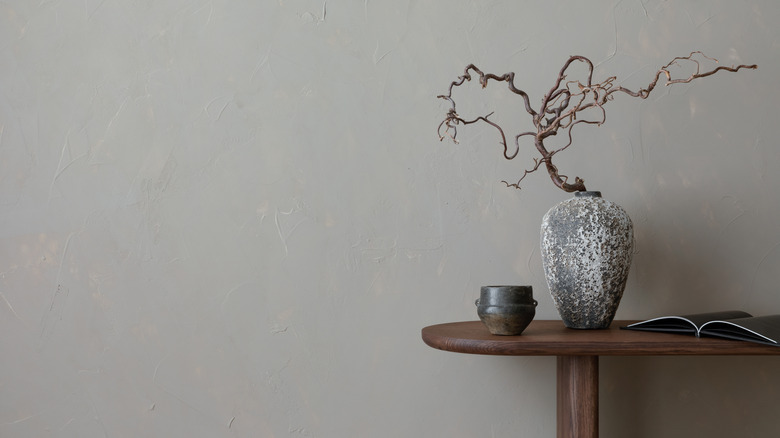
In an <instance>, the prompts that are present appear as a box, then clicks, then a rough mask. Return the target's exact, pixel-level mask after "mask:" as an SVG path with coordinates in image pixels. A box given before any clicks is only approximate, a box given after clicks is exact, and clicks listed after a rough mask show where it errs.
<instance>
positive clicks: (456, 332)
mask: <svg viewBox="0 0 780 438" xmlns="http://www.w3.org/2000/svg"><path fill="white" fill-rule="evenodd" d="M632 322H634V321H613V322H612V325H611V327H610V328H608V329H605V330H573V329H568V328H566V327H565V326H564V325H563V322H561V321H533V322H531V325H529V326H528V328H526V329H525V331H523V334H522V335H519V336H495V335H491V334H490V332H489V331H488V330H487V328H486V327H485V325H484V324H482V322H481V321H466V322H453V323H448V324H438V325H432V326H428V327H425V328H424V329H422V338H423V341H425V343H426V344H428V345H429V346H431V347H433V348H438V349H439V350H445V351H453V352H457V353H471V354H492V355H504V356H557V366H558V369H557V381H556V383H557V389H558V391H557V402H558V407H557V418H558V424H557V432H558V433H557V436H558V438H597V437H598V435H599V421H598V418H599V356H650V355H653V356H655V355H780V347H775V346H771V345H762V344H756V343H752V342H744V341H730V340H724V339H716V338H697V337H695V336H693V335H680V334H669V333H654V332H640V331H634V330H621V329H620V327H623V326H626V325H628V324H630V323H632Z"/></svg>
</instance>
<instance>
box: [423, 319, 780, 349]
mask: <svg viewBox="0 0 780 438" xmlns="http://www.w3.org/2000/svg"><path fill="white" fill-rule="evenodd" d="M632 322H635V321H627V320H616V321H613V322H612V324H611V325H610V327H609V328H608V329H603V330H575V329H569V328H566V327H565V326H564V325H563V323H562V322H561V321H557V320H535V321H532V322H531V325H529V326H528V328H526V329H525V331H523V334H521V335H519V336H495V335H491V334H490V332H488V330H487V328H486V327H485V326H484V325H483V324H482V323H481V322H480V321H461V322H451V323H443V324H435V325H431V326H427V327H424V328H423V329H422V330H421V335H422V339H423V341H424V342H425V343H426V344H427V345H428V346H430V347H432V348H436V349H439V350H444V351H451V352H457V353H467V354H482V355H504V356H656V355H658V356H670V355H690V356H695V355H717V356H731V355H743V356H744V355H748V356H750V355H754V356H757V355H780V347H776V346H771V345H763V344H758V343H754V342H746V341H733V340H727V339H717V338H704V337H702V338H697V337H695V336H692V335H681V334H669V333H656V332H642V331H636V330H623V329H621V328H620V327H624V326H626V325H628V324H630V323H632Z"/></svg>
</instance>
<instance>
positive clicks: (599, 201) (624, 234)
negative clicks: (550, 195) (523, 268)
mask: <svg viewBox="0 0 780 438" xmlns="http://www.w3.org/2000/svg"><path fill="white" fill-rule="evenodd" d="M541 246H542V265H543V267H544V273H545V277H546V278H547V286H549V288H550V294H551V295H552V298H553V302H554V303H555V307H556V309H557V310H558V314H559V315H560V316H561V319H562V320H563V323H564V324H565V325H566V327H569V328H576V329H601V328H607V327H609V325H610V323H612V319H613V318H614V317H615V312H616V311H617V308H618V304H620V299H621V298H622V297H623V290H624V289H625V287H626V280H627V279H628V270H629V268H630V267H631V258H632V255H633V250H634V229H633V225H632V223H631V218H629V217H628V214H627V213H626V212H625V210H623V209H622V208H621V207H620V206H619V205H617V204H614V203H612V202H609V201H607V200H605V199H604V198H602V197H601V192H576V193H575V196H574V197H573V198H571V199H567V200H565V201H563V202H561V203H559V204H557V205H556V206H554V207H553V208H551V209H550V211H548V212H547V214H545V215H544V219H542V231H541Z"/></svg>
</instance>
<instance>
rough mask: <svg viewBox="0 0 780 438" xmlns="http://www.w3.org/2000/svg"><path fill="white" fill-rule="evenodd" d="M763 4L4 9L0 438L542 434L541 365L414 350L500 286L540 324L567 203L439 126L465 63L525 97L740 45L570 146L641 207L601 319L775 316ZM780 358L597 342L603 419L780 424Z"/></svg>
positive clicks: (778, 213) (741, 431)
mask: <svg viewBox="0 0 780 438" xmlns="http://www.w3.org/2000/svg"><path fill="white" fill-rule="evenodd" d="M778 22H780V3H778V2H776V1H775V0H763V1H761V0H756V1H733V0H716V1H698V0H685V1H681V0H678V1H656V0H643V1H640V0H634V1H631V0H622V1H597V2H579V1H578V2H574V1H570V2H557V1H556V2H553V1H535V2H531V1H525V2H520V1H461V0H435V1H405V0H399V1H378V0H363V1H341V0H328V1H327V2H326V1H324V0H316V1H313V0H312V1H305V0H291V1H284V0H279V1H248V0H245V1H227V0H221V1H220V0H213V1H207V0H194V1H183V0H155V1H130V0H85V1H80V2H76V1H56V0H43V1H29V0H10V1H5V2H1V3H0V204H1V205H2V208H0V225H1V227H0V233H2V234H1V236H2V238H1V240H0V333H2V335H0V354H2V360H1V361H0V435H2V436H4V437H6V436H7V437H41V436H56V437H67V436H74V437H76V436H79V437H93V436H111V437H123V436H124V437H134V436H150V437H151V436H159V437H174V436H181V437H185V436H203V437H228V436H246V437H250V436H252V437H286V436H310V437H334V438H337V437H338V438H341V437H475V436H487V437H510V436H523V437H540V438H541V437H550V436H554V428H555V397H554V394H555V389H554V385H555V370H554V364H555V360H554V359H553V358H500V357H499V358H497V357H484V356H468V355H459V354H454V353H446V352H441V351H437V350H434V349H431V348H428V347H427V346H425V345H424V344H423V343H422V341H421V340H420V329H421V328H422V327H423V326H425V325H429V324H435V323H440V322H447V321H457V320H470V319H476V310H475V307H474V305H473V301H474V299H475V298H476V296H477V294H478V288H479V286H480V285H484V284H489V283H509V284H531V285H533V286H534V288H535V294H536V296H537V298H538V300H539V302H540V304H539V309H538V313H537V317H538V318H542V319H552V318H557V314H556V312H555V310H554V308H553V305H552V301H551V299H550V297H549V295H548V293H547V287H546V285H545V282H544V278H543V275H542V269H541V264H540V258H539V251H538V228H539V224H540V220H541V217H542V215H543V214H544V213H545V212H546V210H547V209H548V208H550V207H551V206H552V205H553V204H555V203H557V202H559V201H561V200H563V199H566V198H567V197H568V195H566V194H565V193H563V192H561V191H560V190H558V189H556V188H555V187H553V185H552V184H551V183H550V181H549V179H548V178H547V176H546V175H543V174H542V173H538V174H534V175H532V176H530V177H529V178H527V179H526V180H525V182H524V184H523V190H519V191H517V190H511V189H507V188H505V187H504V185H503V184H502V183H501V182H500V181H501V180H503V179H510V180H511V179H513V178H516V177H518V176H519V174H520V172H521V170H522V169H523V168H524V165H525V164H526V163H527V161H526V163H523V162H506V161H504V160H503V158H501V155H500V151H499V146H498V144H497V142H496V138H495V136H494V135H493V132H491V131H489V130H487V129H485V128H480V127H473V128H472V129H463V130H462V131H461V138H460V140H461V142H460V144H459V145H454V144H452V143H451V142H446V141H445V142H439V141H438V137H437V135H436V127H437V125H438V123H439V122H440V121H441V119H442V117H443V115H444V113H445V111H446V109H447V105H446V104H445V102H443V101H441V100H437V99H436V98H435V96H436V95H437V94H440V93H443V92H445V91H446V87H447V85H448V84H449V82H450V81H452V80H454V79H455V78H456V77H457V76H458V75H459V74H461V72H462V70H463V68H464V67H465V66H466V64H468V63H470V62H474V63H477V64H478V65H479V66H481V67H482V68H483V69H485V70H489V71H492V72H497V73H503V72H506V71H517V72H518V79H517V82H518V85H520V86H521V87H522V88H524V89H525V90H526V91H528V92H529V94H531V98H532V99H533V100H534V102H536V101H538V99H540V98H541V95H542V93H543V92H545V91H546V90H547V89H548V88H549V87H550V86H551V85H552V82H553V79H554V77H555V75H556V74H557V72H558V70H559V69H560V67H561V65H562V63H563V61H564V60H565V59H566V58H567V57H568V56H569V55H573V54H581V55H585V56H588V57H590V58H591V59H593V61H594V63H596V64H597V68H596V76H597V78H604V77H607V76H611V75H617V76H619V78H620V83H621V84H623V85H625V86H628V87H633V88H636V87H639V86H643V85H645V84H646V83H647V82H648V81H649V80H650V78H651V77H652V75H653V73H654V72H655V70H656V69H657V68H658V67H659V66H660V65H662V64H664V63H666V62H667V61H668V60H670V59H671V58H672V57H674V56H679V55H685V54H687V53H689V52H690V51H692V50H703V51H704V52H705V53H707V54H709V55H711V56H713V57H716V58H719V59H720V61H721V62H722V63H723V64H726V65H730V64H732V63H742V62H744V63H757V64H758V65H759V69H758V70H757V71H747V72H740V73H738V74H719V75H716V76H713V77H709V78H706V79H703V80H701V81H699V82H696V83H694V84H690V85H681V86H676V87H672V88H663V89H659V90H657V92H656V93H655V94H654V95H653V96H651V98H649V99H647V100H646V101H642V100H638V99H630V98H628V97H625V96H618V97H617V98H616V100H615V101H614V102H611V103H610V104H609V107H608V115H607V123H605V124H604V125H603V126H602V127H601V128H596V127H583V128H582V129H580V130H579V132H576V137H575V145H574V146H573V147H572V149H571V150H569V151H567V152H566V153H565V154H562V155H560V161H559V165H560V167H561V168H562V170H563V172H564V173H567V174H570V175H578V176H581V177H583V178H585V180H586V181H587V182H588V183H589V187H590V188H592V189H597V190H601V191H602V192H603V193H604V196H605V197H607V198H608V199H610V200H612V201H614V202H617V203H618V204H621V205H622V206H623V207H624V208H625V209H626V210H627V211H628V212H629V214H630V215H631V216H632V217H633V219H634V223H635V227H636V246H637V250H636V251H637V252H636V256H635V259H634V260H635V262H634V265H633V268H632V272H631V277H630V280H629V284H628V287H627V290H626V294H625V296H624V300H623V303H622V305H621V307H620V310H619V311H618V318H624V319H626V318H644V317H651V316H657V315H660V314H666V313H676V312H689V311H694V312H695V311H704V310H717V309H725V308H741V309H744V310H747V311H750V312H754V313H756V314H767V313H780V297H778V296H777V291H778V289H777V283H778V278H779V277H778V275H779V274H778V272H780V226H778V223H779V222H780V200H778V195H777V187H778V186H780V152H779V149H778V147H777V138H778V134H780V133H779V132H778V129H779V128H780V123H778V113H779V112H780V107H778V102H779V101H780V88H779V87H778V86H777V84H778V77H780V56H779V55H780V45H778V44H779V42H780V30H778V25H777V23H778ZM497 94H499V95H500V94H501V93H497ZM496 99H497V100H495V101H494V102H492V103H491V102H485V103H481V104H477V105H476V107H477V109H480V110H484V111H486V112H488V111H489V110H490V109H491V108H492V107H493V105H496V107H498V108H499V109H501V108H503V109H506V110H507V111H512V108H513V106H512V105H517V104H518V102H517V101H516V100H512V99H507V98H503V100H502V99H501V98H500V96H497V97H496ZM480 105H482V106H480ZM514 108H517V107H514ZM529 148H530V145H529ZM529 156H530V154H529ZM778 376H780V361H778V359H775V358H605V359H603V360H602V361H601V378H602V382H601V383H602V385H601V408H602V409H601V431H602V436H604V437H626V436H632V437H657V436H665V437H677V436H712V437H731V436H741V437H746V436H773V435H775V433H776V432H777V431H778V430H780V420H778V418H777V415H776V412H777V409H778V407H779V406H780V377H778Z"/></svg>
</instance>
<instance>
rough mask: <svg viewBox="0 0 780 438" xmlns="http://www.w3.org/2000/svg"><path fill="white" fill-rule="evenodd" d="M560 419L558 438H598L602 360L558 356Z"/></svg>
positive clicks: (587, 357) (591, 357)
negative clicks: (600, 361) (600, 368)
mask: <svg viewBox="0 0 780 438" xmlns="http://www.w3.org/2000/svg"><path fill="white" fill-rule="evenodd" d="M557 416H558V438H598V435H599V357H598V356H558V413H557Z"/></svg>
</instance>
